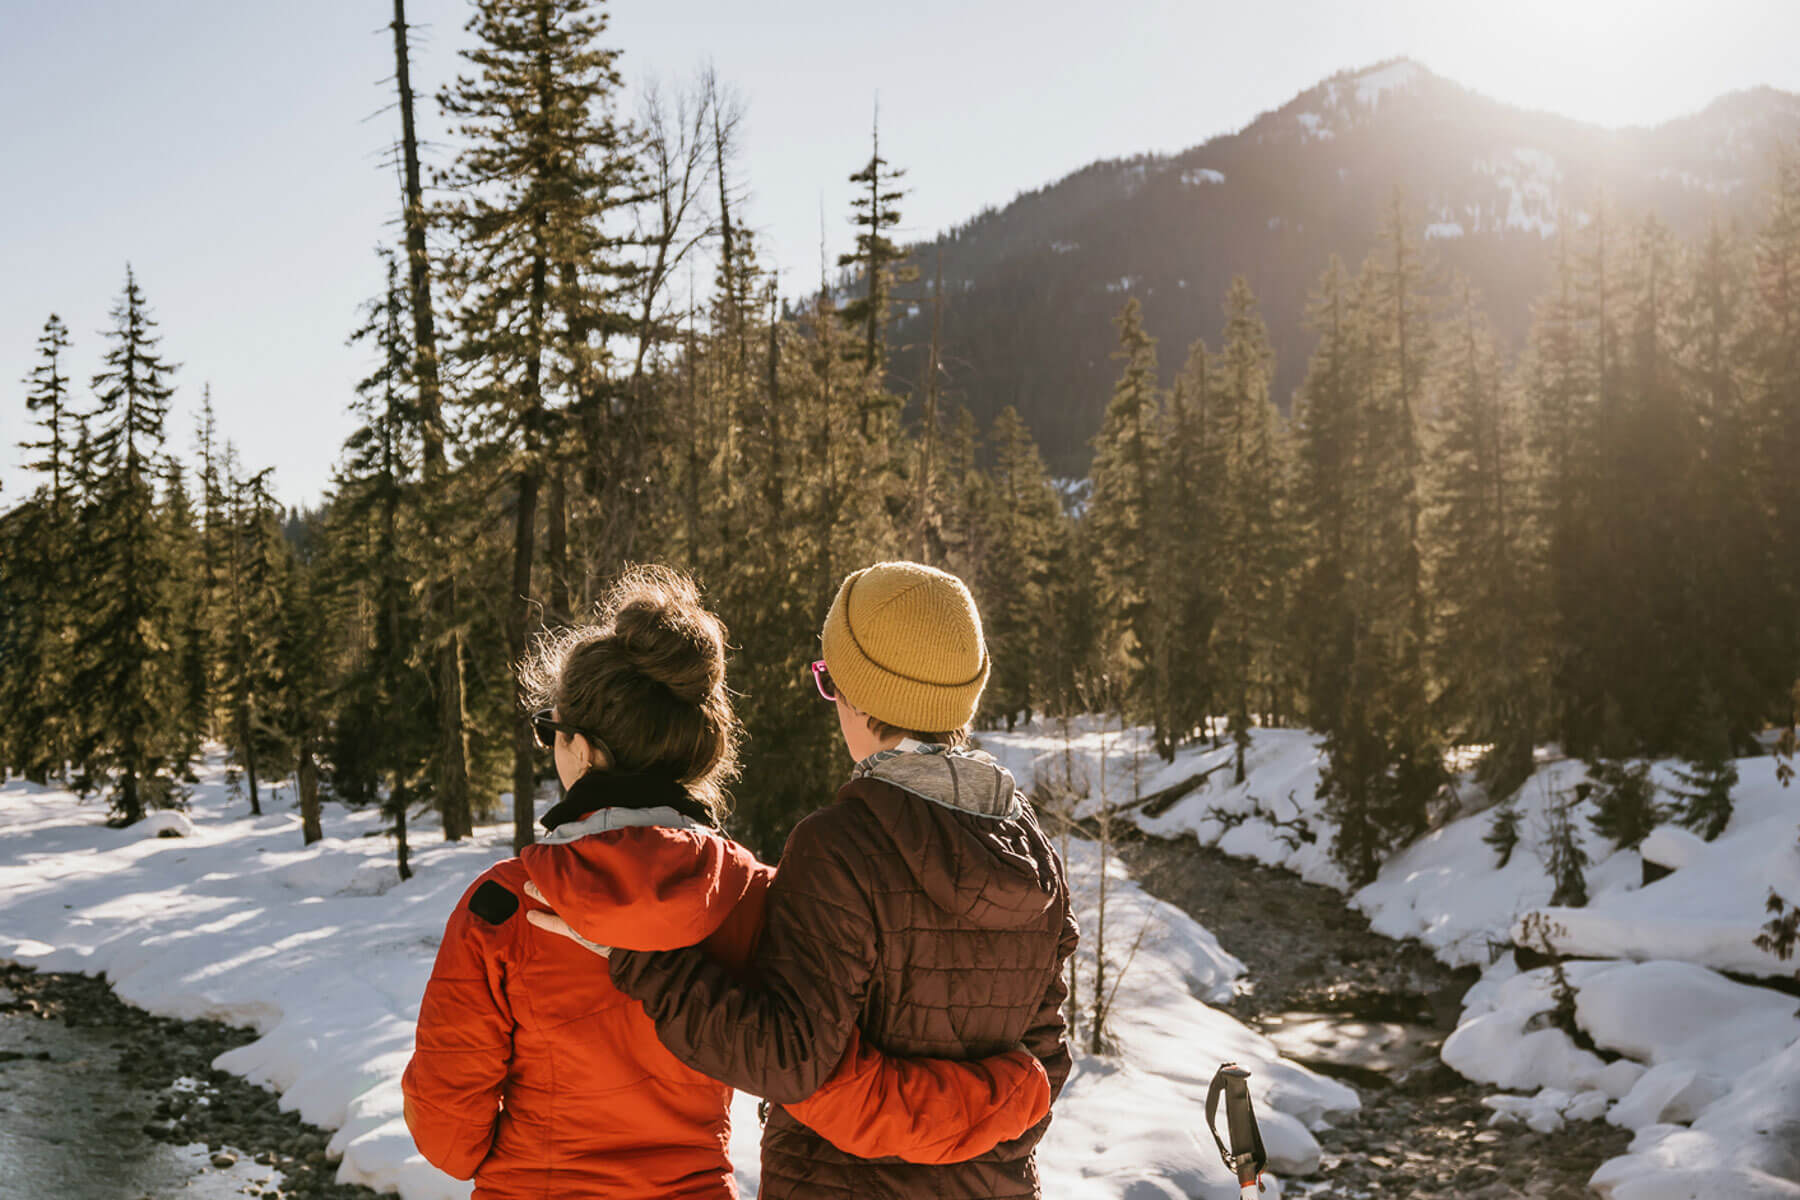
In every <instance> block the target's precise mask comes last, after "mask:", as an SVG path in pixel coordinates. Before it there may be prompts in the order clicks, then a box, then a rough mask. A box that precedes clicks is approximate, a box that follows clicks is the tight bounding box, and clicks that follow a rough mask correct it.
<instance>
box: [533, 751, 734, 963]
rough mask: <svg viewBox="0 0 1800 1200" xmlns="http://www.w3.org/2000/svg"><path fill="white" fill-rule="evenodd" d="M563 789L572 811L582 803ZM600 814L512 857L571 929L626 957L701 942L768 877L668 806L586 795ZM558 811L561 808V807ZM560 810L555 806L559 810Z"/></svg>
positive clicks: (601, 792)
mask: <svg viewBox="0 0 1800 1200" xmlns="http://www.w3.org/2000/svg"><path fill="white" fill-rule="evenodd" d="M585 783H586V780H585V779H584V780H583V781H581V782H579V783H578V784H577V788H575V789H571V790H570V793H569V795H570V800H573V801H576V806H577V807H579V806H580V805H581V804H582V803H585V801H586V797H584V796H583V795H582V793H581V792H580V791H579V790H578V789H580V788H581V787H582V785H583V784H585ZM589 795H590V796H591V797H592V798H593V799H594V800H596V801H597V802H599V803H601V804H603V805H604V807H599V808H596V809H594V810H593V811H591V812H589V813H588V814H587V815H586V816H585V817H583V818H582V819H581V820H578V821H563V822H559V823H558V824H557V825H556V828H554V829H553V830H552V831H551V832H550V834H549V836H548V837H546V838H545V840H544V841H541V842H538V843H536V844H534V845H530V846H527V847H525V848H524V849H523V850H521V851H520V852H519V861H520V862H521V863H522V864H524V867H525V871H526V874H528V875H529V876H530V877H531V882H532V883H534V884H536V885H537V889H538V891H539V892H541V893H543V896H544V900H545V902H546V903H548V904H549V905H550V907H551V908H553V909H555V910H556V913H557V915H558V916H560V917H562V918H563V920H565V921H567V922H568V923H569V926H570V928H572V929H574V930H575V932H577V933H579V934H580V935H581V936H582V937H584V938H587V939H588V940H589V941H593V942H599V943H600V944H601V945H604V946H616V947H619V948H621V949H625V950H672V949H676V948H679V947H682V946H692V945H695V944H697V943H699V942H702V941H705V940H706V939H707V938H708V937H710V936H712V934H713V933H714V932H715V931H716V930H717V929H718V928H719V926H720V925H721V924H722V923H723V922H724V921H725V918H726V917H728V916H730V914H731V911H732V909H734V908H736V907H737V905H738V904H739V902H741V901H742V900H743V899H744V897H745V896H746V895H747V894H748V893H749V892H750V890H751V888H752V887H753V886H754V885H755V882H756V879H757V877H758V875H759V874H760V873H762V872H765V871H767V870H768V868H767V867H765V866H763V864H761V863H759V862H757V860H756V856H755V855H753V854H751V853H750V851H748V850H746V849H744V847H742V846H740V845H738V844H737V843H736V842H733V841H731V840H729V839H728V838H726V837H724V836H723V835H721V834H719V833H717V832H716V831H714V830H712V829H710V828H708V827H706V826H703V825H700V824H699V823H697V822H694V821H692V820H690V819H689V818H687V817H685V816H683V815H682V814H681V813H680V812H678V811H676V809H675V808H673V807H670V806H667V805H653V806H651V807H639V806H637V804H636V803H634V801H636V800H637V799H638V797H636V796H628V795H617V796H614V797H611V798H612V799H616V800H620V801H623V803H621V804H605V801H606V800H607V799H608V797H607V796H606V795H605V789H603V788H592V789H589ZM564 803H565V804H567V803H569V801H565V802H564ZM559 807H560V806H559Z"/></svg>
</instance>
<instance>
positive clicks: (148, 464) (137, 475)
mask: <svg viewBox="0 0 1800 1200" xmlns="http://www.w3.org/2000/svg"><path fill="white" fill-rule="evenodd" d="M112 320H113V326H112V328H111V329H110V330H109V331H108V332H107V337H108V339H109V342H110V344H109V346H108V348H107V351H106V356H105V360H104V361H105V369H104V370H102V371H101V372H100V373H99V374H97V375H95V376H94V381H93V388H94V392H95V399H96V401H97V404H98V407H97V409H96V411H95V413H94V414H93V418H94V421H95V422H96V427H95V429H94V432H93V435H92V437H91V439H89V440H88V441H87V443H86V446H85V448H84V449H83V450H82V453H83V454H85V455H86V460H85V462H84V463H82V464H80V465H78V466H77V468H76V470H77V473H78V476H79V477H80V478H81V479H82V480H83V483H84V484H85V486H86V488H87V489H88V494H89V496H90V497H91V499H90V502H89V505H88V508H89V515H88V519H87V520H86V521H85V522H84V524H85V533H84V536H83V538H82V545H81V560H80V561H81V565H82V571H83V574H84V576H85V579H86V587H85V588H84V590H83V594H82V597H81V609H82V612H83V615H84V621H83V625H82V628H81V634H80V640H81V648H80V655H79V665H78V667H77V671H76V674H75V680H74V685H73V689H72V690H73V701H74V703H75V704H77V705H79V706H80V707H81V708H82V709H83V710H84V718H85V719H84V721H83V728H82V729H81V731H80V736H81V744H80V745H78V746H77V748H76V749H77V757H78V758H79V759H80V760H81V761H82V762H83V763H84V764H86V765H87V766H88V767H89V768H90V769H92V770H93V771H95V772H96V773H99V774H102V775H104V776H105V778H106V779H107V780H108V781H109V782H110V784H111V799H112V804H113V808H114V811H115V813H116V814H117V818H118V820H119V821H121V822H122V823H126V824H129V823H131V822H133V821H136V820H138V819H139V818H140V817H142V816H143V815H144V809H145V808H146V806H153V805H163V804H169V803H173V802H174V801H175V800H176V798H177V796H178V793H177V790H176V783H175V779H176V776H177V775H178V774H179V773H180V772H181V771H182V770H183V768H184V767H185V765H186V763H185V761H184V760H183V758H182V755H183V751H184V749H185V747H186V745H187V742H188V737H187V735H186V734H185V732H184V731H183V730H182V729H181V728H180V724H179V719H178V715H179V713H180V712H181V704H180V689H181V680H180V676H179V671H178V664H177V662H176V660H175V659H174V657H173V656H172V655H170V654H169V653H168V649H169V647H170V646H171V645H172V644H173V643H174V641H175V638H176V635H177V630H178V627H179V617H178V615H177V613H176V612H175V610H174V605H173V603H172V599H173V598H172V593H171V582H172V581H171V575H172V571H173V566H174V564H173V561H172V552H171V549H170V547H169V545H168V539H167V537H166V534H165V531H164V528H163V526H162V525H161V523H160V522H159V521H158V519H157V512H156V492H155V483H154V481H155V479H156V477H157V475H158V463H159V458H160V454H161V451H162V445H163V437H164V429H163V425H164V421H165V420H166V418H167V416H168V406H169V398H170V396H171V395H172V390H171V388H170V386H169V384H168V376H169V375H170V374H171V373H172V372H173V371H174V369H175V368H174V366H173V365H172V364H170V363H168V362H167V361H166V360H164V359H163V357H162V356H161V354H160V353H159V342H160V339H159V338H158V336H157V335H156V332H155V331H156V322H155V320H154V319H152V317H151V316H150V312H149V307H148V305H147V304H146V303H145V301H144V296H143V293H142V292H141V291H140V290H139V289H138V285H137V279H136V277H135V276H133V275H132V273H131V271H130V269H129V268H127V269H126V272H125V290H124V293H123V294H122V295H121V296H120V298H119V300H118V303H117V304H115V305H114V306H113V309H112ZM96 782H98V780H96Z"/></svg>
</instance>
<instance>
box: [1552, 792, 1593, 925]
mask: <svg viewBox="0 0 1800 1200" xmlns="http://www.w3.org/2000/svg"><path fill="white" fill-rule="evenodd" d="M1577 803H1579V801H1578V799H1577V798H1576V797H1575V796H1574V795H1573V794H1568V795H1561V796H1557V797H1555V798H1554V799H1553V800H1552V802H1551V804H1550V806H1549V807H1548V808H1547V809H1546V810H1545V814H1544V819H1545V829H1544V843H1543V857H1544V869H1545V870H1546V871H1547V872H1549V875H1550V879H1551V882H1552V884H1553V885H1554V887H1553V890H1552V892H1551V894H1550V903H1551V904H1555V905H1567V906H1568V907H1571V908H1581V907H1584V906H1585V905H1586V904H1587V902H1588V892H1587V867H1588V854H1587V848H1586V847H1585V846H1583V845H1582V844H1581V831H1580V830H1579V829H1578V828H1577V827H1576V824H1575V805H1576V804H1577Z"/></svg>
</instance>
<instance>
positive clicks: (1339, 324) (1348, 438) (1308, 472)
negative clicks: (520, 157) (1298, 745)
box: [1292, 255, 1365, 734]
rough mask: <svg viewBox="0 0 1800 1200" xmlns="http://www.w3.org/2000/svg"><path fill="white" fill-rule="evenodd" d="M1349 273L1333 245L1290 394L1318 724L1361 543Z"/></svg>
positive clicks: (1325, 722) (1306, 670) (1340, 690)
mask: <svg viewBox="0 0 1800 1200" xmlns="http://www.w3.org/2000/svg"><path fill="white" fill-rule="evenodd" d="M1350 286H1351V284H1350V281H1349V280H1348V279H1347V278H1346V277H1345V273H1344V268H1343V264H1342V263H1340V262H1339V261H1338V259H1337V257H1336V256H1335V255H1334V256H1333V257H1332V259H1331V263H1330V266H1329V267H1327V268H1326V271H1325V274H1324V275H1323V276H1321V277H1320V280H1319V286H1318V289H1317V290H1316V291H1315V292H1314V293H1313V297H1312V303H1311V305H1310V307H1309V308H1308V310H1307V321H1308V325H1309V327H1310V328H1311V329H1312V330H1313V332H1315V333H1316V334H1318V336H1319V345H1318V348H1317V349H1316V350H1315V351H1314V352H1313V357H1312V361H1311V363H1310V364H1309V365H1308V368H1307V374H1306V380H1305V382H1304V383H1303V384H1302V385H1301V388H1300V394H1299V396H1298V398H1297V399H1296V401H1295V405H1296V417H1295V434H1296V436H1295V441H1296V458H1297V464H1296V475H1297V478H1296V496H1295V510H1296V512H1295V520H1296V522H1297V524H1298V526H1299V538H1300V545H1301V563H1302V565H1301V570H1300V578H1299V581H1298V588H1297V598H1296V603H1295V610H1296V612H1298V613H1300V614H1302V621H1303V622H1304V623H1303V624H1300V625H1298V626H1296V627H1295V628H1294V630H1293V635H1292V636H1293V640H1294V642H1295V643H1297V654H1298V657H1299V659H1300V671H1301V677H1302V683H1301V690H1302V692H1303V694H1304V697H1305V711H1306V715H1307V720H1308V722H1309V723H1310V724H1311V725H1312V727H1313V728H1314V729H1317V730H1318V731H1320V732H1321V733H1325V734H1330V733H1333V732H1335V731H1336V730H1338V729H1339V728H1341V727H1342V723H1343V716H1344V703H1345V693H1346V691H1347V689H1348V687H1349V676H1350V668H1351V659H1352V657H1353V655H1354V653H1355V630H1356V613H1355V610H1354V609H1353V608H1352V606H1351V602H1350V590H1349V583H1350V572H1351V570H1352V568H1353V567H1354V565H1355V560H1354V556H1355V554H1356V553H1357V549H1358V547H1359V545H1360V525H1359V524H1358V519H1359V512H1360V508H1361V502H1362V495H1361V488H1360V479H1361V474H1360V465H1359V453H1360V446H1361V432H1360V430H1361V424H1362V420H1363V414H1362V412H1361V411H1360V407H1359V404H1360V398H1361V396H1362V395H1363V394H1364V392H1365V384H1364V382H1363V378H1362V375H1361V374H1360V372H1361V371H1362V369H1363V368H1364V361H1363V357H1362V356H1361V355H1359V353H1358V351H1359V349H1360V348H1361V343H1362V339H1361V338H1360V337H1358V336H1357V331H1356V330H1355V329H1354V328H1353V326H1352V318H1353V316H1355V314H1354V313H1353V311H1352V307H1353V306H1352V303H1351V298H1350V297H1349V296H1347V295H1346V293H1347V292H1348V291H1349V289H1350Z"/></svg>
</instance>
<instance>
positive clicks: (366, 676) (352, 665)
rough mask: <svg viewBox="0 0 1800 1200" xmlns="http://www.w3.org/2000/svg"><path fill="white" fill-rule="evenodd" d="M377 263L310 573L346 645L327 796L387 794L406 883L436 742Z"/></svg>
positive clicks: (403, 361)
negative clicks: (412, 813)
mask: <svg viewBox="0 0 1800 1200" xmlns="http://www.w3.org/2000/svg"><path fill="white" fill-rule="evenodd" d="M386 261H387V268H388V287H387V292H386V295H385V296H384V297H383V298H382V300H381V301H379V302H377V303H374V304H371V305H370V306H369V307H368V310H367V314H366V315H367V319H366V320H365V322H364V324H363V325H362V326H361V327H360V328H358V330H357V331H356V333H355V334H354V335H353V336H352V341H354V342H372V343H373V344H374V347H375V349H376V350H377V351H378V353H379V359H378V361H377V363H376V366H375V369H374V371H372V372H371V373H370V375H369V376H368V377H366V378H365V379H363V380H362V381H361V382H360V383H359V384H358V386H357V398H356V400H355V402H354V403H353V404H352V412H354V413H355V415H356V416H357V418H358V419H359V423H358V425H357V427H356V429H355V430H354V431H353V432H352V433H351V434H350V437H349V438H348V439H346V441H345V446H344V449H345V453H344V459H343V461H342V463H341V464H340V466H339V468H338V471H337V477H336V492H335V495H334V496H333V502H332V504H331V506H330V508H329V510H328V513H327V516H326V527H325V538H324V541H325V547H324V549H323V550H322V552H321V555H320V561H319V563H318V566H317V568H316V570H317V572H318V576H319V580H318V584H317V586H318V587H319V588H320V589H321V591H323V592H324V593H325V594H326V595H328V596H329V597H330V600H329V606H330V607H331V608H333V609H335V610H336V611H337V612H338V613H339V614H340V615H339V618H338V619H339V623H340V625H341V627H342V628H343V629H344V634H343V636H344V640H345V642H346V648H345V652H344V661H343V665H342V667H341V669H340V670H339V671H338V673H337V676H336V678H335V680H334V681H333V686H334V689H335V690H334V695H333V704H334V707H335V709H336V712H337V717H336V720H335V721H334V722H333V724H332V728H331V731H330V734H329V744H328V745H327V747H326V749H325V756H326V759H327V761H328V762H329V763H330V764H331V775H332V782H333V790H334V791H335V792H336V793H337V794H338V795H339V796H341V797H343V798H344V799H345V800H347V801H349V802H352V803H367V802H369V801H371V800H375V799H377V798H378V797H379V796H380V795H381V793H382V791H383V789H385V797H384V798H383V799H384V803H385V805H386V808H387V812H388V816H389V820H390V822H391V827H392V829H393V832H394V836H395V841H396V850H397V855H398V860H399V870H400V876H401V878H403V879H404V878H408V877H409V876H410V875H411V866H410V861H409V849H408V844H407V829H406V823H407V816H408V808H409V807H410V805H411V803H412V801H413V800H414V798H415V797H417V796H418V795H420V794H421V792H422V791H428V789H427V788H426V780H427V779H428V778H430V775H431V772H430V771H429V768H430V765H431V764H432V762H433V759H434V757H435V756H437V755H439V754H441V752H442V742H441V739H440V737H439V734H441V728H434V726H435V723H434V721H433V720H432V719H431V712H432V706H431V704H430V699H431V684H432V680H431V679H429V678H428V677H427V674H426V672H425V670H424V669H423V664H420V663H416V662H415V656H414V653H413V647H415V646H417V645H419V644H420V643H421V641H422V640H423V638H424V629H423V627H422V625H421V620H420V614H419V613H418V612H417V611H416V610H415V608H414V607H413V606H412V605H411V604H410V603H409V597H410V596H411V594H412V592H413V589H414V588H415V586H417V585H418V583H419V582H420V581H421V580H422V579H424V578H426V577H428V576H429V574H430V567H429V566H427V565H426V561H422V560H428V559H429V558H430V557H431V549H432V548H431V544H430V542H429V540H428V539H424V542H423V545H420V544H415V543H416V542H418V541H419V540H421V534H422V532H423V527H422V525H421V524H419V523H417V522H416V521H414V520H411V519H409V516H410V515H411V514H414V513H416V511H417V506H416V501H417V498H418V481H419V470H418V463H419V460H420V459H421V458H422V457H423V453H422V450H423V448H422V437H421V436H420V425H421V421H420V409H419V406H418V405H417V404H416V403H415V402H414V401H413V400H412V399H411V394H410V390H409V388H408V384H409V383H410V382H411V372H412V369H413V364H414V362H416V354H415V352H414V349H413V347H412V346H411V344H410V342H409V339H408V337H407V329H406V300H405V297H404V295H403V294H402V292H401V289H400V286H399V279H398V273H397V271H396V269H395V264H394V262H393V260H392V259H391V258H388V259H387V260H386ZM460 643H461V639H460V636H459V638H458V644H459V645H460ZM456 678H457V680H458V681H460V679H461V673H460V671H459V672H458V673H457V677H456ZM439 682H440V684H441V677H440V679H439ZM459 703H460V700H459Z"/></svg>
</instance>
